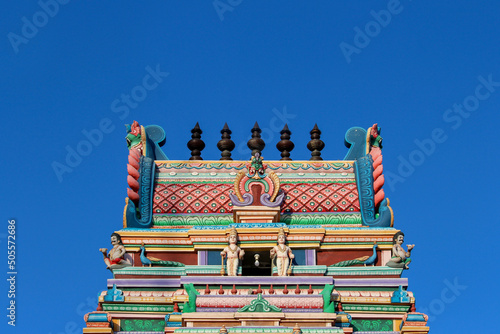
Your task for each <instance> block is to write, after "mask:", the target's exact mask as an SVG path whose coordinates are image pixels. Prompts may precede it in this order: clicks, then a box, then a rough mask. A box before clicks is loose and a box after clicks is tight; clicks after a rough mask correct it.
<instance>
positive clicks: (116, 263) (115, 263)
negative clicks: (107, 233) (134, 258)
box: [99, 232, 132, 269]
mask: <svg viewBox="0 0 500 334" xmlns="http://www.w3.org/2000/svg"><path fill="white" fill-rule="evenodd" d="M111 244H112V245H113V248H111V250H110V251H109V253H108V249H107V248H99V252H101V253H102V255H103V256H104V263H106V268H107V269H120V268H124V267H129V266H131V265H132V263H130V262H128V261H127V260H125V258H124V256H125V253H126V251H125V247H124V246H123V242H122V238H121V237H120V235H119V234H118V233H116V232H115V233H113V234H111Z"/></svg>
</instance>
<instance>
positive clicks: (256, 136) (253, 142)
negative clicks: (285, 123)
mask: <svg viewBox="0 0 500 334" xmlns="http://www.w3.org/2000/svg"><path fill="white" fill-rule="evenodd" d="M251 131H252V139H250V140H249V141H248V142H247V146H248V148H249V149H251V150H252V156H254V155H255V153H259V154H261V155H262V150H263V149H264V147H266V143H264V140H262V138H260V133H261V132H262V130H261V129H260V128H259V123H257V122H255V125H254V126H253V129H252V130H251Z"/></svg>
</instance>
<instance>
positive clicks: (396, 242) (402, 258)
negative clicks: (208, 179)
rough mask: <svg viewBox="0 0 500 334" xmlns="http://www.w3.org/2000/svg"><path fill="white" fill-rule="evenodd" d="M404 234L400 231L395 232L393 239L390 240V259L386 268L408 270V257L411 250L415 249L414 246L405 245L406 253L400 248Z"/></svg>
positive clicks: (409, 260)
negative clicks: (406, 247)
mask: <svg viewBox="0 0 500 334" xmlns="http://www.w3.org/2000/svg"><path fill="white" fill-rule="evenodd" d="M404 238H405V234H404V233H403V232H401V231H399V232H396V234H394V237H393V238H392V243H393V246H392V257H391V259H390V260H389V261H388V262H387V264H386V266H388V267H392V268H404V269H408V265H409V264H410V262H411V259H410V255H411V250H412V249H413V248H414V247H415V245H407V246H408V251H407V252H406V251H405V250H404V248H403V247H402V245H403V242H404Z"/></svg>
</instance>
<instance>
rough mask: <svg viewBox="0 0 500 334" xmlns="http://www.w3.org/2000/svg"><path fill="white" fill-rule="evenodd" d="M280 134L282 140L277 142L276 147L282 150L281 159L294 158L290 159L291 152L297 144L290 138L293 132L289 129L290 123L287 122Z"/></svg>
mask: <svg viewBox="0 0 500 334" xmlns="http://www.w3.org/2000/svg"><path fill="white" fill-rule="evenodd" d="M280 134H281V137H280V139H281V140H280V141H279V142H278V143H277V144H276V148H277V149H278V151H280V152H281V159H280V160H292V159H290V152H291V151H292V150H293V148H294V147H295V144H294V143H293V142H292V141H291V140H290V135H291V134H292V132H291V131H290V130H289V129H288V124H285V126H284V127H283V130H281V132H280Z"/></svg>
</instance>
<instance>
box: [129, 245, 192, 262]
mask: <svg viewBox="0 0 500 334" xmlns="http://www.w3.org/2000/svg"><path fill="white" fill-rule="evenodd" d="M140 250H141V254H140V256H139V257H140V259H141V263H142V265H143V266H149V267H152V266H158V267H184V263H180V262H176V261H165V260H161V259H158V258H156V257H152V256H146V254H145V252H146V246H144V243H142V244H141V248H140Z"/></svg>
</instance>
